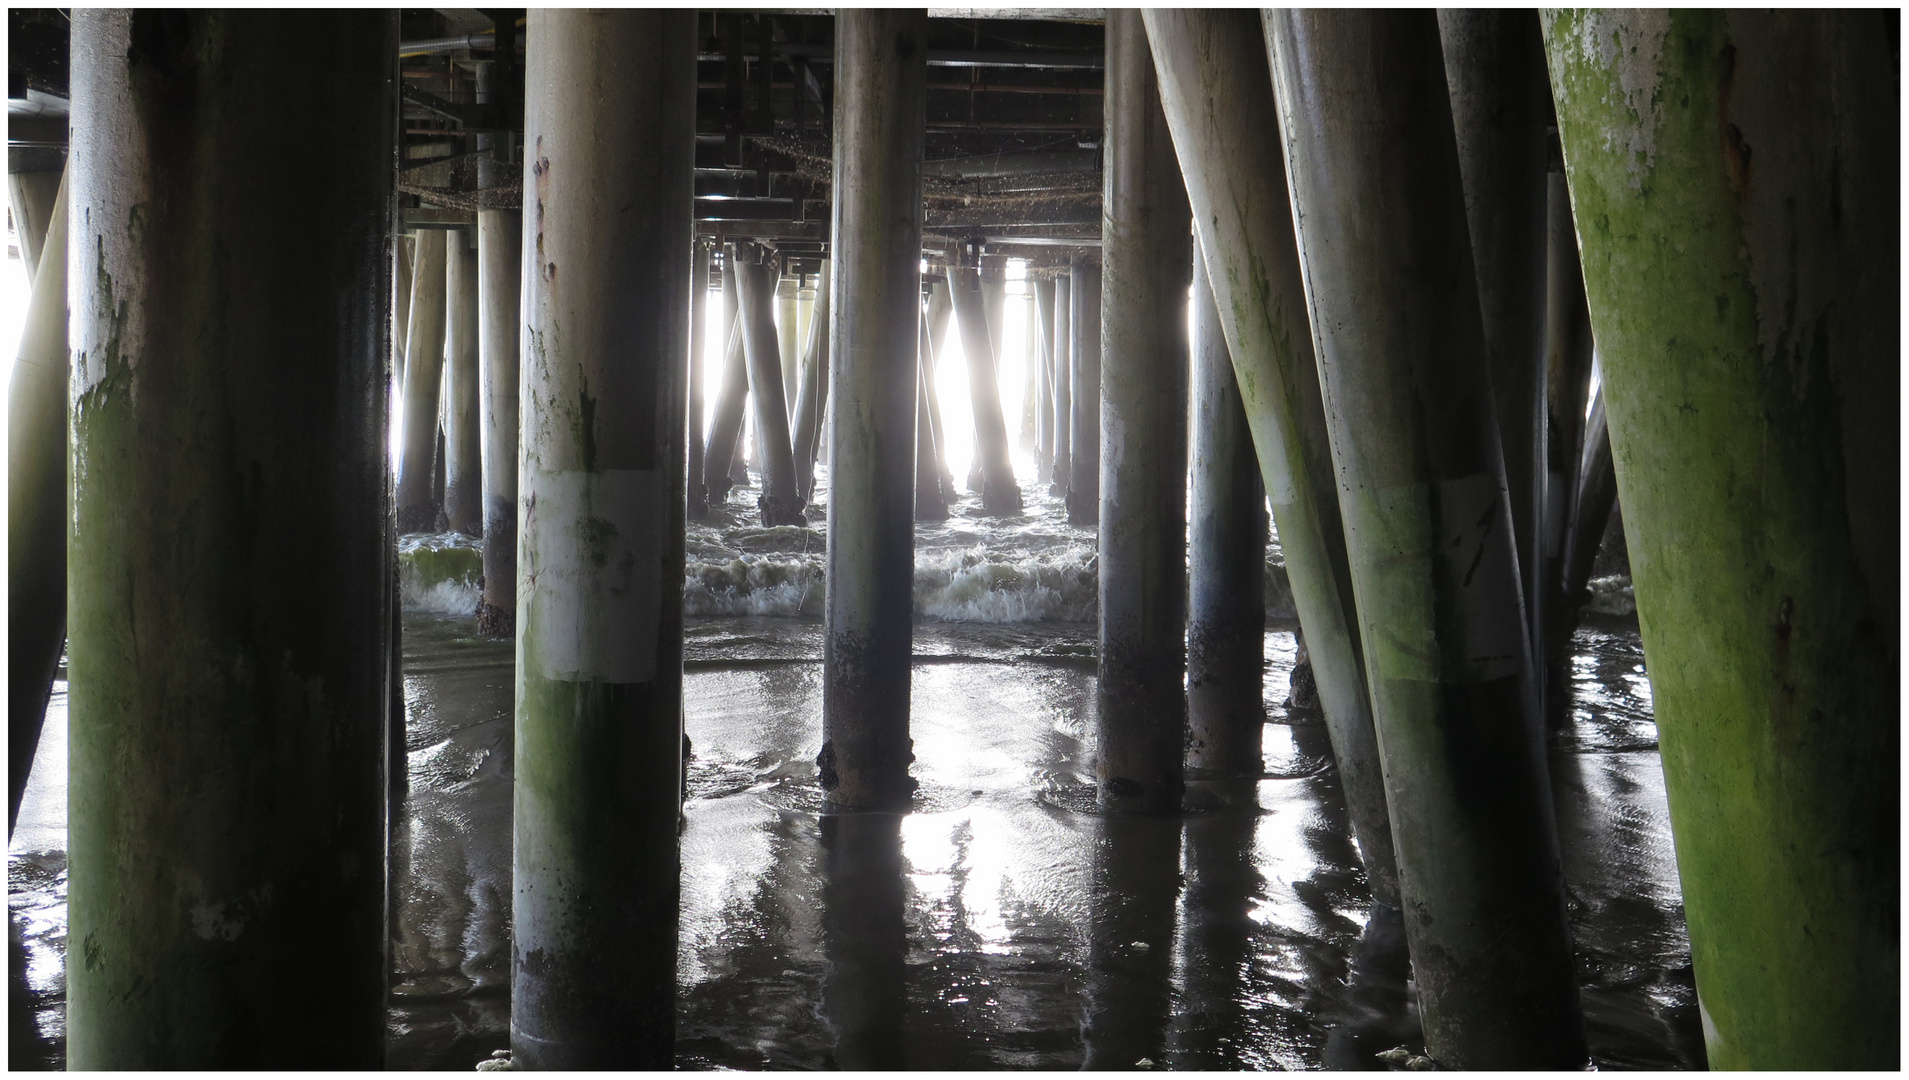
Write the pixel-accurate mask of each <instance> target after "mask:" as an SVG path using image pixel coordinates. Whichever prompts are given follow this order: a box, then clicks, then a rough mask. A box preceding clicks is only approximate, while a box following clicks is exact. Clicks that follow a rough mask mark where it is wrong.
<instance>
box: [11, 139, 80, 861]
mask: <svg viewBox="0 0 1909 1080" xmlns="http://www.w3.org/2000/svg"><path fill="white" fill-rule="evenodd" d="M16 175H18V174H16ZM66 207H67V192H66V181H65V180H64V179H61V180H60V181H59V186H58V189H57V190H56V191H55V193H54V197H53V205H52V207H51V209H50V210H47V211H44V212H43V220H45V221H47V222H48V226H47V229H46V232H45V235H44V236H43V237H42V238H41V239H42V240H43V241H44V242H45V243H46V244H47V245H48V246H47V249H46V254H45V257H43V258H42V259H41V261H40V270H41V272H40V273H38V274H36V275H35V276H34V279H33V295H32V297H31V299H29V300H28V302H27V313H26V316H27V317H26V329H25V331H24V332H23V333H22V334H21V337H20V349H19V352H18V353H16V354H15V358H14V364H13V374H12V377H11V378H10V379H9V380H8V383H7V835H9V836H11V835H12V834H13V825H14V822H16V821H17V820H19V817H20V798H21V796H22V795H24V794H25V793H26V787H27V778H28V777H29V776H30V775H31V773H32V771H33V757H34V754H35V753H37V752H38V750H39V747H40V730H41V728H42V726H43V725H44V724H45V722H46V706H47V702H48V700H49V699H50V698H51V697H52V694H53V678H54V676H55V675H56V674H57V673H58V671H59V667H60V648H61V646H62V645H63V644H64V643H65V641H66V495H67V470H66V440H67V410H66V384H67V350H66V330H67V310H66V295H67V294H66V236H67V228H66V217H67V215H66ZM20 220H21V218H20V217H19V216H18V215H16V216H15V218H14V221H15V222H16V224H17V223H19V222H20ZM22 231H23V232H24V230H22ZM21 254H22V257H23V258H24V257H25V255H26V253H25V252H22V253H21Z"/></svg>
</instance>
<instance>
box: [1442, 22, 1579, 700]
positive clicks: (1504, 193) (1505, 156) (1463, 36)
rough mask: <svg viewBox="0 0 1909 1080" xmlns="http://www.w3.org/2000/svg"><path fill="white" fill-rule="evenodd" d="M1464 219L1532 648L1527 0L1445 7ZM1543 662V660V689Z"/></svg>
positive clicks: (1544, 120)
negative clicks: (1498, 5) (1522, 4)
mask: <svg viewBox="0 0 1909 1080" xmlns="http://www.w3.org/2000/svg"><path fill="white" fill-rule="evenodd" d="M1438 32H1439V43H1440V47H1441V48H1440V51H1441V53H1442V54H1443V56H1444V60H1445V85H1446V88H1447V92H1448V93H1449V95H1450V97H1451V107H1452V128H1453V135H1454V137H1455V138H1456V139H1457V142H1458V170H1459V174H1460V175H1461V176H1462V177H1463V180H1464V187H1465V220H1466V224H1467V231H1468V233H1469V234H1470V236H1471V243H1472V269H1473V273H1474V275H1475V276H1476V277H1477V278H1478V306H1479V313H1480V315H1481V316H1482V318H1483V319H1484V323H1485V349H1486V351H1487V352H1488V353H1489V354H1490V357H1491V393H1492V400H1493V402H1494V404H1495V405H1496V406H1497V411H1498V438H1499V443H1500V445H1501V446H1502V447H1503V448H1504V459H1505V485H1506V489H1507V493H1508V494H1509V496H1510V499H1511V527H1512V539H1513V540H1514V541H1515V550H1516V552H1517V555H1518V575H1519V582H1520V591H1522V592H1523V594H1524V600H1525V611H1526V624H1527V626H1526V628H1527V630H1528V631H1530V632H1531V634H1532V648H1533V650H1534V654H1536V655H1542V645H1543V641H1544V614H1543V599H1544V589H1543V587H1542V584H1541V582H1542V580H1543V579H1542V577H1541V576H1540V575H1541V573H1542V571H1543V567H1544V557H1543V550H1544V549H1543V544H1542V522H1543V518H1542V513H1543V507H1544V496H1543V490H1542V488H1543V484H1544V481H1545V455H1544V438H1543V431H1544V419H1545V370H1546V369H1545V350H1544V344H1545V264H1546V263H1545V260H1546V246H1545V239H1546V215H1545V200H1546V191H1547V184H1546V179H1545V138H1546V135H1545V128H1546V127H1547V125H1549V124H1550V122H1551V88H1550V86H1549V85H1548V84H1547V82H1546V76H1545V65H1544V37H1543V35H1542V33H1541V32H1540V31H1539V29H1538V15H1537V12H1535V11H1533V10H1531V9H1529V8H1440V9H1439V11H1438ZM1543 675H1544V669H1543V668H1542V667H1540V668H1539V669H1538V676H1539V687H1540V692H1541V693H1542V688H1543V685H1544V679H1543Z"/></svg>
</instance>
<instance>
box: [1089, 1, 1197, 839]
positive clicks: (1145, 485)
mask: <svg viewBox="0 0 1909 1080" xmlns="http://www.w3.org/2000/svg"><path fill="white" fill-rule="evenodd" d="M1106 114H1107V142H1106V150H1105V153H1106V181H1105V185H1106V186H1105V194H1104V199H1105V210H1104V215H1103V222H1104V224H1103V226H1102V235H1101V258H1102V260H1103V262H1102V273H1103V275H1104V277H1103V283H1102V288H1103V289H1104V290H1105V291H1104V294H1103V296H1102V314H1101V349H1102V355H1101V371H1100V380H1101V381H1100V389H1101V394H1100V426H1101V430H1102V432H1103V434H1104V437H1105V441H1104V442H1102V444H1101V447H1100V475H1101V482H1102V487H1101V491H1100V532H1099V536H1100V679H1099V700H1100V708H1099V712H1098V723H1097V725H1096V728H1095V752H1094V776H1095V779H1096V781H1097V782H1098V784H1099V788H1098V799H1099V801H1100V805H1101V806H1102V807H1103V808H1104V809H1107V810H1118V811H1135V812H1143V813H1170V812H1173V811H1176V810H1178V809H1179V806H1180V793H1181V791H1182V789H1183V788H1184V784H1183V782H1182V779H1181V772H1182V760H1181V759H1182V754H1183V752H1184V746H1185V739H1186V637H1185V635H1186V474H1187V469H1186V454H1187V441H1186V425H1187V321H1186V295H1187V284H1188V280H1189V278H1190V277H1191V275H1192V271H1193V238H1192V234H1191V232H1190V222H1189V211H1188V208H1187V197H1186V187H1185V185H1184V184H1183V183H1182V182H1181V180H1180V167H1179V163H1178V162H1177V161H1176V160H1175V159H1174V156H1173V138H1172V135H1171V134H1170V133H1169V132H1168V130H1167V121H1166V116H1165V115H1164V114H1163V113H1162V112H1161V110H1160V91H1159V84H1158V82H1157V81H1156V80H1155V78H1154V73H1153V57H1152V55H1150V54H1149V52H1148V51H1147V35H1146V27H1145V26H1144V25H1143V24H1142V22H1141V16H1140V12H1139V11H1137V10H1122V11H1112V10H1110V11H1109V12H1108V13H1107V97H1106Z"/></svg>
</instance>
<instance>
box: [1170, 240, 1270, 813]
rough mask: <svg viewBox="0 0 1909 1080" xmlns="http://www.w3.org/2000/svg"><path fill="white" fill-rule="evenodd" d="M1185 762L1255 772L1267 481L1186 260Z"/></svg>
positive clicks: (1222, 341)
mask: <svg viewBox="0 0 1909 1080" xmlns="http://www.w3.org/2000/svg"><path fill="white" fill-rule="evenodd" d="M1192 423H1193V431H1192V436H1193V461H1192V466H1193V468H1192V474H1193V475H1192V479H1191V481H1190V488H1191V490H1190V492H1189V494H1190V496H1191V497H1190V499H1189V500H1188V502H1189V516H1190V517H1191V519H1192V520H1191V522H1190V523H1189V528H1188V530H1187V579H1188V580H1187V586H1188V588H1187V599H1188V605H1187V662H1186V672H1187V725H1188V738H1187V764H1188V765H1189V766H1191V767H1193V768H1197V769H1201V770H1204V771H1207V772H1211V773H1218V774H1221V775H1228V776H1239V775H1247V776H1254V775H1258V774H1259V772H1260V771H1261V769H1262V768H1263V767H1264V766H1263V763H1262V761H1261V757H1260V729H1261V728H1263V727H1264V726H1265V724H1266V702H1265V686H1264V681H1265V680H1264V673H1265V667H1266V661H1265V655H1266V490H1265V486H1264V485H1263V484H1261V483H1260V479H1259V459H1258V458H1256V457H1254V456H1253V433H1252V431H1251V430H1249V429H1248V428H1247V426H1246V408H1245V406H1244V405H1242V404H1241V403H1240V392H1239V386H1238V384H1237V383H1236V382H1235V381H1234V378H1233V358H1232V355H1231V354H1230V353H1228V352H1227V349H1226V335H1225V333H1224V332H1223V331H1222V330H1221V329H1220V311H1219V308H1218V307H1216V306H1215V305H1214V302H1213V287H1212V286H1211V285H1209V284H1208V283H1207V276H1206V265H1205V261H1204V260H1203V259H1196V260H1195V261H1194V267H1193V420H1192Z"/></svg>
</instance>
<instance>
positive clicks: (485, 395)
mask: <svg viewBox="0 0 1909 1080" xmlns="http://www.w3.org/2000/svg"><path fill="white" fill-rule="evenodd" d="M479 164H480V167H482V166H483V163H482V162H480V163H479ZM491 167H492V168H497V169H501V166H491ZM499 179H501V177H500V178H499ZM485 186H487V187H488V186H491V185H489V184H486V185H485ZM523 250H524V216H523V213H522V212H521V211H518V210H480V211H478V213H477V292H478V301H479V304H480V308H479V311H478V337H477V359H478V366H479V369H480V374H481V377H482V381H481V382H480V383H479V384H478V398H479V413H480V420H481V422H482V424H483V425H484V427H483V452H484V551H483V557H484V595H483V597H482V599H481V600H479V602H478V605H477V628H478V630H479V631H480V632H481V633H484V634H486V635H488V636H490V637H499V638H502V637H509V636H511V634H513V633H515V632H516V627H517V440H518V427H517V380H518V375H519V364H518V353H517V349H518V335H519V333H520V322H521V320H520V318H519V311H520V306H521V305H520V301H519V296H520V294H521V292H522V288H521V286H522V278H523V267H522V264H523Z"/></svg>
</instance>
